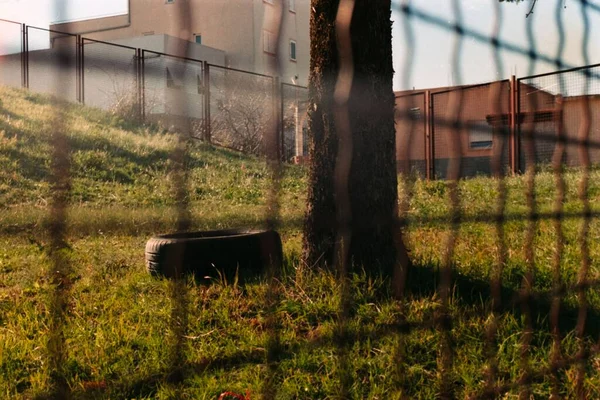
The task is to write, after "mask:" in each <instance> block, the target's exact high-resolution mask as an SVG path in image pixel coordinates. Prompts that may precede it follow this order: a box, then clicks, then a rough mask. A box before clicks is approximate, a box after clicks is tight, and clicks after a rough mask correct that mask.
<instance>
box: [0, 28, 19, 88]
mask: <svg viewBox="0 0 600 400" xmlns="http://www.w3.org/2000/svg"><path fill="white" fill-rule="evenodd" d="M21 30H22V25H21V24H19V23H17V22H10V21H3V20H0V85H6V86H12V87H20V86H21V84H22V72H23V69H22V58H21V52H22V51H23V45H22V31H21Z"/></svg>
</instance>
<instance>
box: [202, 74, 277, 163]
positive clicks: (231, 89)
mask: <svg viewBox="0 0 600 400" xmlns="http://www.w3.org/2000/svg"><path fill="white" fill-rule="evenodd" d="M273 92H274V87H273V78H272V77H269V76H266V75H260V74H253V73H249V72H243V71H238V70H234V69H229V68H223V67H217V66H214V65H211V66H210V115H211V135H212V141H213V143H215V144H218V145H221V146H224V147H228V148H232V149H235V150H239V151H241V152H243V153H246V154H256V155H259V154H264V152H265V143H264V140H265V137H264V134H265V132H267V131H268V129H269V126H270V125H269V124H271V123H272V118H275V116H276V109H275V107H276V104H275V103H274V97H273Z"/></svg>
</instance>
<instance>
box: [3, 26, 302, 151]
mask: <svg viewBox="0 0 600 400" xmlns="http://www.w3.org/2000/svg"><path fill="white" fill-rule="evenodd" d="M0 27H2V28H3V32H4V31H6V32H7V34H6V35H5V37H4V38H3V39H4V42H6V43H8V44H9V45H10V48H14V53H11V54H6V55H4V56H1V58H0V60H1V61H2V66H3V67H2V70H1V74H2V75H1V76H0V78H1V81H0V82H2V84H4V85H7V86H13V87H25V88H29V89H30V90H32V91H34V92H39V93H45V94H50V95H54V96H57V97H60V98H62V99H64V100H68V101H73V102H75V101H79V102H81V103H83V104H87V105H90V106H94V107H98V108H101V109H104V110H107V111H110V112H112V113H114V114H117V115H119V116H120V117H123V118H125V119H131V120H138V121H142V122H148V123H158V124H160V125H162V126H163V127H164V128H165V129H168V130H171V131H179V132H182V133H185V134H188V135H189V136H191V137H194V138H198V139H203V140H206V141H208V142H211V143H214V144H216V145H220V146H223V147H228V148H231V149H234V150H238V151H242V152H244V153H247V154H260V155H265V154H266V147H265V146H266V143H265V138H264V137H263V135H264V132H265V129H266V128H267V126H268V125H269V123H270V122H271V121H273V120H276V119H277V120H278V119H282V121H281V122H282V123H281V125H280V130H279V137H280V139H279V141H278V142H279V143H280V149H279V154H280V155H281V156H282V157H283V156H284V155H285V156H286V157H288V158H287V160H288V161H289V160H291V158H292V157H294V156H299V158H298V159H300V160H301V159H304V158H306V155H307V148H306V145H301V144H300V142H301V140H300V138H299V134H298V135H296V134H295V133H294V135H295V136H294V138H295V137H296V136H298V140H299V141H298V145H296V144H294V145H291V144H290V140H291V139H290V137H291V136H290V135H291V133H290V132H296V128H295V125H294V124H296V122H297V123H300V124H302V123H304V122H305V114H306V98H307V90H306V88H305V87H302V86H298V85H290V84H287V83H283V82H281V83H280V82H279V80H278V79H276V78H275V77H273V76H269V75H263V74H258V73H255V72H250V71H244V70H239V69H235V68H230V67H224V66H219V65H211V64H209V63H208V62H206V61H204V60H198V59H194V58H190V57H187V56H183V55H174V54H167V53H162V52H157V51H151V50H147V49H142V48H135V47H131V46H126V45H122V44H118V43H112V42H106V41H100V40H95V39H90V38H86V37H81V36H78V35H72V34H69V33H65V32H59V31H55V30H49V29H42V28H37V27H34V26H29V25H26V24H21V23H18V22H14V21H5V20H0ZM43 43H47V45H41V44H43ZM34 45H35V46H37V47H33V46H34ZM59 56H63V57H64V58H65V60H66V62H67V64H66V65H65V66H63V65H62V64H61V61H60V60H59ZM55 76H57V77H58V79H59V80H60V81H61V82H63V85H61V86H60V87H57V86H55V85H53V82H54V77H55ZM179 96H184V98H185V102H184V103H183V104H184V107H183V109H178V108H177V107H176V106H175V102H174V99H175V98H177V97H179ZM291 110H298V113H299V115H297V116H293V115H292V114H290V113H295V111H291ZM284 114H285V115H284ZM300 131H301V128H298V132H300ZM286 135H287V137H288V138H287V139H284V137H285V136H286ZM294 140H296V139H294ZM303 142H304V143H305V144H306V140H304V141H303ZM284 146H287V150H284ZM292 149H295V151H292Z"/></svg>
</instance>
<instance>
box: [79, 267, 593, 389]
mask: <svg viewBox="0 0 600 400" xmlns="http://www.w3.org/2000/svg"><path fill="white" fill-rule="evenodd" d="M439 276H440V271H439V267H437V266H432V265H418V266H415V267H414V268H413V269H412V270H411V273H410V276H409V281H408V283H409V285H408V288H407V293H406V295H407V298H408V299H409V301H411V300H418V299H431V298H434V297H435V294H436V292H437V289H438V282H439ZM453 289H454V290H453V294H452V296H453V300H457V299H459V301H460V302H461V304H465V305H466V306H473V307H474V308H475V309H477V312H476V315H474V317H475V316H477V317H482V316H485V315H486V313H488V312H489V309H490V308H489V300H490V299H491V290H490V283H489V282H487V281H484V280H481V279H473V278H471V277H469V276H466V275H461V274H458V273H455V274H454V276H453ZM550 295H551V294H550V293H538V294H537V295H536V296H533V297H532V298H531V299H530V301H529V308H530V311H531V316H532V320H533V321H546V322H543V323H542V324H545V326H535V327H534V329H536V330H541V329H544V330H548V322H547V321H548V320H549V318H548V316H549V315H550V309H551V297H550ZM501 296H502V299H503V302H502V307H501V313H510V314H515V315H517V316H518V315H520V314H521V301H520V299H521V296H520V294H519V291H518V290H515V289H514V288H510V287H507V286H502V288H501ZM482 300H483V301H482ZM377 301H381V302H390V301H393V300H392V299H391V298H390V295H389V291H388V290H380V292H379V293H378V298H377ZM578 313H579V309H578V308H576V307H572V306H567V305H562V306H561V315H560V330H561V332H562V333H563V334H564V333H566V332H570V331H572V330H573V329H575V327H576V324H577V318H578ZM467 318H470V317H467ZM599 322H600V312H599V310H597V309H595V308H591V307H590V308H588V313H587V323H586V326H585V335H586V336H587V337H589V338H591V339H593V340H594V341H595V339H596V338H597V336H598V334H599V333H600V329H599V328H600V323H599ZM420 329H426V330H427V329H436V323H435V321H434V320H433V319H432V320H424V321H422V322H420V323H412V324H408V323H405V322H402V321H398V322H394V323H388V324H378V325H377V327H376V328H372V327H368V326H359V327H357V328H353V330H351V331H345V332H335V331H334V332H332V333H325V334H322V335H321V336H317V337H312V338H310V339H308V338H307V339H306V340H297V341H294V342H290V343H282V344H281V346H280V348H279V349H278V351H277V353H276V354H275V356H274V359H275V360H276V362H280V361H285V360H291V359H293V358H294V357H295V355H296V354H297V353H298V352H299V351H306V350H309V351H312V350H316V349H319V348H337V349H338V350H339V351H341V352H342V353H344V351H345V350H344V349H348V348H351V347H352V345H353V344H354V343H357V342H361V341H366V340H376V339H382V338H384V337H386V336H390V335H398V334H402V333H407V332H410V331H413V330H420ZM592 353H593V352H592ZM591 356H593V354H592V355H590V357H591ZM265 363H266V351H265V349H251V350H240V351H237V352H235V353H232V354H227V355H223V356H219V357H216V358H207V359H203V360H200V361H197V362H183V363H182V365H181V366H180V368H178V369H177V370H158V371H156V372H155V373H150V374H147V375H145V376H139V375H138V376H125V377H122V378H121V379H119V380H116V381H114V382H108V383H106V386H104V387H102V388H98V387H92V388H89V387H88V388H86V387H82V388H78V389H76V390H75V391H74V392H73V393H72V394H73V397H74V398H82V399H83V398H86V399H87V398H107V397H111V398H112V396H118V397H127V398H139V397H142V398H145V397H152V396H155V395H156V394H157V393H158V391H159V389H160V387H161V386H164V385H174V386H175V387H176V386H177V385H181V384H183V383H184V382H185V381H186V380H188V379H191V378H194V377H196V376H201V375H202V374H205V373H210V372H216V371H221V370H234V369H237V368H242V367H244V366H248V365H265Z"/></svg>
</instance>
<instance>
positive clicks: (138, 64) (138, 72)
mask: <svg viewBox="0 0 600 400" xmlns="http://www.w3.org/2000/svg"><path fill="white" fill-rule="evenodd" d="M134 57H135V90H136V102H137V114H138V115H137V117H138V120H139V121H140V122H142V123H143V122H144V117H143V111H142V107H143V106H142V102H143V98H142V50H141V49H139V48H136V49H135V56H134Z"/></svg>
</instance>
